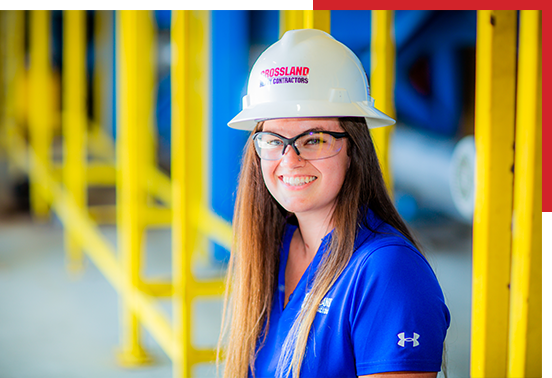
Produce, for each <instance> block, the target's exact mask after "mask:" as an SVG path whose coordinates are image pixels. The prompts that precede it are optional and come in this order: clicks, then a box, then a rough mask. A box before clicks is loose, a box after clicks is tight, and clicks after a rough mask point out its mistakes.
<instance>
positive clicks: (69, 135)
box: [62, 10, 88, 272]
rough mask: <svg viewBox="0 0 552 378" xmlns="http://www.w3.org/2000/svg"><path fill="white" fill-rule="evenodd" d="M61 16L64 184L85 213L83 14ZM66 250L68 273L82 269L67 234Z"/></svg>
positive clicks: (74, 243)
mask: <svg viewBox="0 0 552 378" xmlns="http://www.w3.org/2000/svg"><path fill="white" fill-rule="evenodd" d="M63 16H64V17H63V72H62V75H63V76H62V80H63V113H62V116H63V118H62V124H63V136H64V161H63V163H64V164H63V182H64V185H65V187H66V189H67V191H68V193H69V194H70V195H71V196H72V198H73V200H74V203H75V204H76V206H77V207H78V208H79V209H80V210H82V211H86V208H87V201H88V195H87V183H86V169H87V159H86V155H87V149H86V132H87V113H86V60H85V56H86V13H85V12H84V11H80V10H72V11H65V12H64V15H63ZM65 248H66V253H67V262H68V268H69V270H70V271H73V272H76V271H79V270H81V269H82V258H83V255H82V250H81V248H80V246H79V244H78V243H77V241H76V240H75V237H74V235H72V234H71V232H69V231H66V233H65Z"/></svg>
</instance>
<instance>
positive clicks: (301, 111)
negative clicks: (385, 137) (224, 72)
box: [228, 29, 395, 130]
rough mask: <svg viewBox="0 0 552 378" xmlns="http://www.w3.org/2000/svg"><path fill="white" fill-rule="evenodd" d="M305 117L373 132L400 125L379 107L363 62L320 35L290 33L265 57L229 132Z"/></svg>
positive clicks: (253, 74)
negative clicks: (348, 121) (351, 121)
mask: <svg viewBox="0 0 552 378" xmlns="http://www.w3.org/2000/svg"><path fill="white" fill-rule="evenodd" d="M305 117H309V118H310V117H365V118H366V122H367V123H368V127H370V128H374V127H380V126H388V125H393V124H394V123H395V120H394V119H392V118H390V117H388V116H387V115H385V114H384V113H383V112H381V111H379V110H378V109H376V108H375V107H374V100H373V99H372V97H370V89H369V86H368V80H367V78H366V73H365V71H364V68H363V67H362V63H360V60H359V59H358V58H357V56H356V55H355V54H354V53H353V52H352V51H351V50H350V49H349V48H348V47H347V46H345V45H344V44H342V43H341V42H338V41H336V40H335V39H334V38H333V37H332V36H331V35H329V34H328V33H325V32H323V31H321V30H316V29H300V30H290V31H288V32H287V33H285V34H284V36H283V37H282V38H281V39H280V40H279V41H278V42H276V43H274V44H273V45H272V46H270V47H269V48H268V49H266V50H265V51H264V52H263V53H262V54H261V56H260V57H259V58H258V59H257V61H256V62H255V64H254V65H253V68H252V69H251V73H250V75H249V83H248V86H247V95H245V96H244V97H243V110H242V111H241V112H240V113H239V114H238V115H237V116H235V117H234V118H233V119H232V120H231V121H230V122H228V126H230V127H232V128H235V129H241V130H253V128H254V127H255V125H256V124H257V122H260V121H264V120H267V119H275V118H305Z"/></svg>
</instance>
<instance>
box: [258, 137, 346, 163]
mask: <svg viewBox="0 0 552 378" xmlns="http://www.w3.org/2000/svg"><path fill="white" fill-rule="evenodd" d="M348 136H349V134H347V133H338V132H334V131H306V132H304V133H302V134H299V135H297V136H294V137H293V138H286V137H283V136H281V135H278V134H276V133H271V132H269V131H260V132H257V133H255V134H254V135H253V141H254V142H255V150H257V154H258V155H259V157H260V158H261V159H263V160H280V159H281V158H282V156H283V155H284V154H285V152H286V148H287V146H291V147H293V149H294V150H295V152H296V153H297V155H300V156H301V157H302V158H304V159H307V160H318V159H326V158H329V157H332V156H335V155H337V154H338V153H339V151H341V148H342V147H343V138H347V137H348Z"/></svg>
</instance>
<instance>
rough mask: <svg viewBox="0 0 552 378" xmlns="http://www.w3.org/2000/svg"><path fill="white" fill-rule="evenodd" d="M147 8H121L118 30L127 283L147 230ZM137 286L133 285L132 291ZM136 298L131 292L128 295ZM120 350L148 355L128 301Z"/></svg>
mask: <svg viewBox="0 0 552 378" xmlns="http://www.w3.org/2000/svg"><path fill="white" fill-rule="evenodd" d="M144 12H146V11H134V10H132V11H120V12H117V13H118V14H117V16H118V17H117V28H118V33H117V34H118V36H119V37H120V39H119V40H118V61H119V64H120V66H119V67H118V69H119V70H118V77H119V79H120V81H119V83H118V96H119V99H118V100H119V102H118V105H119V115H120V119H119V130H118V134H117V145H116V148H117V168H118V173H117V223H118V225H117V233H118V237H119V248H120V258H121V268H122V272H123V275H124V276H125V277H124V280H125V281H126V284H127V285H128V286H129V287H131V288H137V287H138V286H139V284H140V267H141V264H140V260H141V259H140V258H141V254H142V247H143V244H142V241H143V233H144V224H143V217H142V215H143V207H144V204H145V193H144V190H143V187H144V185H143V184H142V180H141V178H142V176H141V172H142V170H143V167H142V166H141V163H142V162H143V159H142V158H141V157H142V151H141V149H140V148H141V146H142V143H141V141H140V139H141V137H143V133H144V130H145V128H146V124H145V122H147V115H146V114H144V100H143V97H144V96H147V95H148V94H147V93H144V89H145V88H146V86H145V82H144V80H143V77H142V73H143V72H142V70H141V68H142V67H141V63H143V59H144V57H143V55H142V54H141V53H140V52H141V51H140V49H141V46H140V43H141V40H140V28H141V27H142V26H143V25H142V22H143V21H144ZM141 97H142V98H141ZM131 292H132V291H131ZM127 299H128V300H129V301H132V300H133V298H132V296H131V295H129V297H128V298H127ZM121 320H122V324H121V328H122V332H121V343H122V346H121V353H120V354H119V356H118V357H119V361H120V363H121V364H122V365H124V366H134V365H140V364H144V363H147V362H148V361H149V358H148V356H147V355H146V352H145V351H144V349H143V348H142V346H141V343H140V338H141V332H140V325H139V322H138V319H137V317H136V314H134V313H133V312H132V311H131V310H130V309H129V306H128V303H123V306H122V311H121Z"/></svg>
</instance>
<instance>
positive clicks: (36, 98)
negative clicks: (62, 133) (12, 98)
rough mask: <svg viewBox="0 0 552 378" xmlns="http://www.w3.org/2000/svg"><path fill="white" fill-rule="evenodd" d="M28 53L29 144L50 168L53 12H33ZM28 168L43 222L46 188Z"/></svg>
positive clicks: (36, 209)
mask: <svg viewBox="0 0 552 378" xmlns="http://www.w3.org/2000/svg"><path fill="white" fill-rule="evenodd" d="M30 13H31V14H30V36H29V37H30V38H29V49H30V56H31V64H30V70H29V71H30V72H29V87H30V88H29V92H30V93H29V95H30V101H29V140H30V147H31V148H32V149H33V150H34V152H35V154H36V157H37V159H38V160H39V161H40V163H41V164H44V166H45V167H46V168H47V169H49V168H50V165H51V164H50V145H51V140H52V131H51V128H52V125H51V123H52V117H53V115H52V110H53V109H52V97H53V94H52V86H51V72H50V70H51V68H50V59H49V51H50V12H49V11H40V10H34V11H30ZM30 163H31V166H30V167H29V181H30V202H31V208H32V210H33V213H34V215H35V216H37V217H38V218H39V219H44V218H45V217H46V216H47V215H48V203H47V202H46V199H45V198H44V192H45V190H46V188H45V187H44V183H41V182H39V181H38V177H37V174H36V171H35V168H34V164H33V162H32V161H31V162H30Z"/></svg>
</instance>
